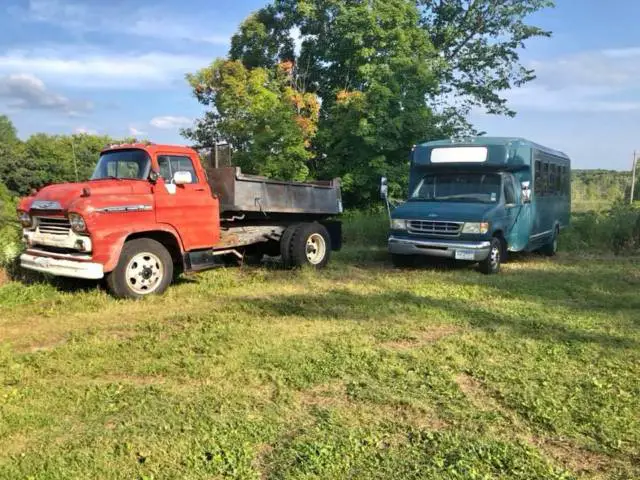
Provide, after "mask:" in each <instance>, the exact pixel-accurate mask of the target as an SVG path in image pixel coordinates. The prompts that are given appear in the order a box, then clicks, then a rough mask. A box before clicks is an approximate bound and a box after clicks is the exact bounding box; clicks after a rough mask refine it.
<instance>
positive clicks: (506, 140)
mask: <svg viewBox="0 0 640 480" xmlns="http://www.w3.org/2000/svg"><path fill="white" fill-rule="evenodd" d="M510 143H520V144H522V145H525V146H528V147H531V148H535V149H537V150H541V151H543V152H545V153H549V154H551V155H556V156H558V157H562V158H566V159H567V160H568V159H569V156H568V155H567V154H566V153H564V152H561V151H559V150H554V149H553V148H549V147H545V146H543V145H540V144H538V143H535V142H532V141H531V140H527V139H526V138H521V137H481V136H476V137H465V138H464V139H463V140H451V139H446V140H435V141H432V142H422V143H419V144H418V145H417V146H421V147H440V146H446V145H460V146H465V145H507V144H510Z"/></svg>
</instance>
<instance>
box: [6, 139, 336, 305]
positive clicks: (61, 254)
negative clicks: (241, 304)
mask: <svg viewBox="0 0 640 480" xmlns="http://www.w3.org/2000/svg"><path fill="white" fill-rule="evenodd" d="M340 213H342V200H341V192H340V181H339V179H334V180H331V181H318V182H308V183H300V182H285V181H278V180H271V179H267V178H264V177H258V176H252V175H245V174H243V173H242V172H241V170H240V168H237V167H222V168H216V167H213V166H212V165H209V164H207V162H204V164H203V162H201V157H200V155H199V153H198V152H197V151H196V150H194V149H192V148H188V147H183V146H172V145H156V144H122V145H112V146H109V147H107V148H105V149H104V150H103V151H102V152H101V154H100V158H99V160H98V163H97V165H96V167H95V171H94V173H93V175H92V177H91V178H90V179H89V180H88V181H86V182H81V183H65V184H58V185H50V186H47V187H45V188H43V189H41V190H40V191H38V192H35V193H34V194H33V195H31V196H29V197H26V198H23V199H21V201H20V203H19V206H18V215H19V218H20V221H21V223H22V226H23V239H24V242H25V244H26V250H25V252H24V253H23V254H22V255H21V257H20V264H21V266H22V267H23V268H25V269H29V270H35V271H38V272H44V273H48V274H52V275H56V276H64V277H75V278H83V279H96V280H98V279H105V280H106V285H107V288H108V290H109V291H110V292H111V293H112V294H113V295H115V296H116V297H120V298H140V297H144V296H146V295H150V294H160V293H162V292H164V291H165V290H166V289H167V287H168V286H169V285H170V284H171V282H172V280H173V279H174V277H175V275H176V274H180V273H183V272H184V273H190V272H196V271H200V270H204V269H208V268H212V267H216V266H219V265H221V264H228V260H229V257H232V258H236V259H239V260H240V261H252V262H255V261H258V260H260V259H261V258H262V257H263V256H264V255H269V256H277V257H280V258H281V259H282V262H283V263H284V265H285V266H287V267H295V266H302V265H309V266H311V267H314V268H321V267H323V266H325V265H326V264H327V262H328V261H329V257H330V253H331V251H332V250H338V249H340V246H341V224H340V222H339V220H336V219H335V218H336V217H337V216H338V215H339V214H340Z"/></svg>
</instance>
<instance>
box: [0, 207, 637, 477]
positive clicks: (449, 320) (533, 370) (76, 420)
mask: <svg viewBox="0 0 640 480" xmlns="http://www.w3.org/2000/svg"><path fill="white" fill-rule="evenodd" d="M378 225H381V226H382V227H381V228H384V220H380V218H379V217H377V218H368V219H361V218H360V219H358V218H351V219H350V223H349V224H348V225H347V226H346V228H345V238H346V239H347V241H348V242H350V243H349V244H348V245H347V247H346V248H345V250H344V251H343V252H340V253H339V254H337V255H335V257H334V259H333V261H332V263H331V265H330V267H329V268H328V269H327V270H325V271H322V272H313V271H307V270H304V271H300V272H288V271H281V270H278V269H274V268H248V267H247V268H244V267H243V268H235V269H234V268H230V269H223V270H216V271H211V272H207V273H203V274H200V275H198V276H194V277H189V278H186V279H184V280H183V281H181V282H180V283H179V284H177V285H175V286H173V287H172V288H171V289H170V291H169V292H168V293H167V294H166V295H165V296H163V297H159V298H153V299H147V300H145V301H142V302H128V301H117V300H114V299H112V298H110V297H109V296H108V295H107V294H106V293H104V292H103V291H101V290H97V289H95V288H94V287H93V286H92V285H88V286H87V287H86V288H81V289H80V290H69V289H68V288H67V287H66V285H63V286H60V285H58V286H55V285H51V284H33V285H27V286H25V285H23V284H19V283H15V282H13V283H7V284H5V285H4V286H2V287H0V339H1V344H0V345H1V346H0V478H3V479H4V478H7V479H13V478H37V479H58V478H60V479H63V478H64V479H71V478H77V479H86V478H107V479H108V478H114V479H116V478H118V479H119V478H141V479H142V478H147V479H150V478H153V479H165V478H179V479H192V478H193V479H195V478H207V479H211V478H269V479H271V478H273V479H285V478H318V479H341V478H362V479H370V478H380V479H392V478H398V479H411V478H416V479H417V478H437V479H440V478H443V479H476V478H477V479H480V478H482V479H485V478H504V479H511V478H551V479H560V478H620V479H622V478H629V479H631V478H639V477H640V467H639V465H640V415H639V414H638V412H640V400H639V399H640V334H639V327H640V296H639V295H638V292H640V268H639V267H640V259H638V258H637V257H620V258H616V257H613V256H598V255H597V254H594V255H590V256H584V255H577V254H573V253H562V254H561V255H560V256H559V257H558V258H557V259H554V260H549V259H546V258H543V257H539V256H536V255H530V256H522V257H519V258H517V259H515V260H514V261H513V262H512V263H510V264H507V265H505V267H504V272H503V273H502V274H501V275H498V276H493V277H487V276H483V275H481V274H479V273H477V272H476V271H474V270H473V269H469V268H433V267H425V268H418V269H410V270H395V269H393V268H392V267H391V266H390V265H389V263H388V260H387V257H386V254H385V252H384V250H381V249H379V248H376V247H366V248H365V247H359V246H357V244H358V243H363V242H364V241H365V240H366V239H368V238H370V239H372V241H373V242H374V243H375V242H380V239H381V238H384V233H382V234H380V233H379V231H378Z"/></svg>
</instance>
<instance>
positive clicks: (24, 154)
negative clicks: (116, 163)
mask: <svg viewBox="0 0 640 480" xmlns="http://www.w3.org/2000/svg"><path fill="white" fill-rule="evenodd" d="M112 141H113V140H112V139H111V138H109V137H106V136H96V135H86V134H75V135H46V134H44V133H37V134H35V135H32V136H31V137H29V139H27V140H26V141H25V142H16V143H14V144H12V145H9V147H8V148H7V149H6V150H5V152H4V153H2V151H1V150H0V155H1V157H0V179H2V181H3V182H4V184H5V185H6V186H7V187H8V188H9V190H10V191H11V192H13V193H14V194H17V195H25V194H27V193H29V191H31V189H33V188H40V187H42V186H44V185H48V184H51V183H59V182H68V181H75V180H76V179H77V180H86V179H87V178H89V177H90V175H91V173H92V172H93V168H94V166H95V163H96V161H97V159H98V154H99V152H100V150H101V149H102V148H104V146H105V145H106V144H108V143H111V142H112ZM76 173H77V175H76Z"/></svg>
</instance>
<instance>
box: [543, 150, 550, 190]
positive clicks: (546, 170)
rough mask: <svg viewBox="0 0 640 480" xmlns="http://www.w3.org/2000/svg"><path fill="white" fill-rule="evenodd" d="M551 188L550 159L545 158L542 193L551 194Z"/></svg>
mask: <svg viewBox="0 0 640 480" xmlns="http://www.w3.org/2000/svg"><path fill="white" fill-rule="evenodd" d="M550 193H551V188H550V185H549V160H548V159H545V160H543V162H542V194H543V195H549V194H550Z"/></svg>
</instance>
